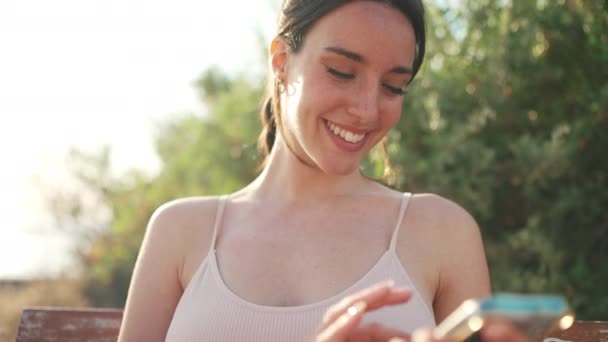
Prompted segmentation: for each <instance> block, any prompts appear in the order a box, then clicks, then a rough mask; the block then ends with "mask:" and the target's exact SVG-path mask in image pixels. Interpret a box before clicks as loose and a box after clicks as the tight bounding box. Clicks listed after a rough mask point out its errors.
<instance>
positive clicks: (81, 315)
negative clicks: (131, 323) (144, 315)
mask: <svg viewBox="0 0 608 342" xmlns="http://www.w3.org/2000/svg"><path fill="white" fill-rule="evenodd" d="M121 321H122V310H118V309H99V308H62V307H31V308H25V309H24V310H23V312H22V314H21V321H20V322H19V330H18V332H17V342H30V341H68V342H69V341H92V342H106V341H107V342H109V341H113V342H114V341H116V339H117V337H118V331H119V329H120V323H121Z"/></svg>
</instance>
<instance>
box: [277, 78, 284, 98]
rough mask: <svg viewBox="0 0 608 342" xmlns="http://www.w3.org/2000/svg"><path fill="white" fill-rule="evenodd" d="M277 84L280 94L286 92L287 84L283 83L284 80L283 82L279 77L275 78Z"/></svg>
mask: <svg viewBox="0 0 608 342" xmlns="http://www.w3.org/2000/svg"><path fill="white" fill-rule="evenodd" d="M275 84H276V87H277V90H278V91H279V94H283V93H284V92H285V85H283V82H281V80H280V79H279V78H275Z"/></svg>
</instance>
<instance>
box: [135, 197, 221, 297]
mask: <svg viewBox="0 0 608 342" xmlns="http://www.w3.org/2000/svg"><path fill="white" fill-rule="evenodd" d="M218 205H219V198H218V197H216V196H205V197H202V196H201V197H187V198H180V199H175V200H172V201H170V202H167V203H164V204H163V205H161V206H160V207H158V209H156V210H155V211H154V213H153V214H152V217H151V218H150V221H149V223H148V228H147V232H146V236H147V238H146V239H149V240H151V241H148V242H149V243H151V244H153V245H163V246H165V247H164V249H166V253H178V255H174V257H175V259H176V260H178V261H181V262H182V264H181V265H178V266H179V276H180V282H181V283H182V285H185V284H187V282H188V281H189V279H190V276H191V274H192V273H193V269H195V268H196V265H197V264H198V262H199V261H200V260H199V259H200V257H201V255H199V252H200V251H207V250H208V248H209V245H210V243H211V239H212V237H213V228H214V222H215V220H216V215H217V210H218ZM148 236H149V237H148ZM159 247H160V246H159ZM160 248H163V247H160Z"/></svg>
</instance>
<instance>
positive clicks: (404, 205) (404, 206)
mask: <svg viewBox="0 0 608 342" xmlns="http://www.w3.org/2000/svg"><path fill="white" fill-rule="evenodd" d="M411 198H412V194H411V193H409V192H405V193H403V198H402V199H401V208H400V209H399V217H398V218H397V225H396V226H395V229H394V230H393V236H392V237H391V245H390V247H389V249H390V250H391V251H395V248H396V246H397V235H398V234H399V227H401V222H402V221H403V217H404V216H405V211H406V209H407V207H408V204H409V203H410V199H411Z"/></svg>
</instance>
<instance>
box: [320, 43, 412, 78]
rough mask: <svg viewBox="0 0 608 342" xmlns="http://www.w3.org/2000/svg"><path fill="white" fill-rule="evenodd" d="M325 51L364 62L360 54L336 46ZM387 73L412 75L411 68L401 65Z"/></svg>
mask: <svg viewBox="0 0 608 342" xmlns="http://www.w3.org/2000/svg"><path fill="white" fill-rule="evenodd" d="M325 51H329V52H333V53H335V54H338V55H340V56H344V57H346V58H348V59H351V60H353V61H355V62H357V63H363V62H364V61H365V59H364V58H363V56H361V55H360V54H358V53H356V52H353V51H348V50H346V49H344V48H341V47H337V46H329V47H326V48H325ZM389 72H392V73H396V74H412V73H413V71H412V68H408V67H405V66H402V65H398V66H396V67H394V68H392V69H391V70H389Z"/></svg>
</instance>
